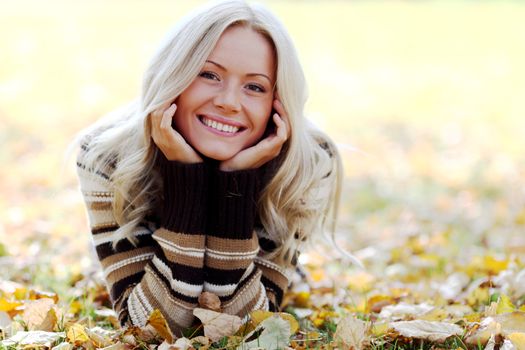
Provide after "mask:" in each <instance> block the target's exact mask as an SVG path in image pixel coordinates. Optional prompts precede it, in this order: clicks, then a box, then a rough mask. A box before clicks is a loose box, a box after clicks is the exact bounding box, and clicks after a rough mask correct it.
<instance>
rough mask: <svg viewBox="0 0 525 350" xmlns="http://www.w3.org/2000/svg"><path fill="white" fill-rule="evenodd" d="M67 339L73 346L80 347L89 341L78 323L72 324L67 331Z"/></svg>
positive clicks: (82, 327) (84, 330)
mask: <svg viewBox="0 0 525 350" xmlns="http://www.w3.org/2000/svg"><path fill="white" fill-rule="evenodd" d="M67 339H68V340H69V342H70V343H72V344H75V346H80V345H82V344H83V343H85V342H87V341H89V336H88V334H87V332H86V329H85V328H84V326H82V325H81V324H78V323H74V324H72V325H71V326H70V327H69V329H68V330H67Z"/></svg>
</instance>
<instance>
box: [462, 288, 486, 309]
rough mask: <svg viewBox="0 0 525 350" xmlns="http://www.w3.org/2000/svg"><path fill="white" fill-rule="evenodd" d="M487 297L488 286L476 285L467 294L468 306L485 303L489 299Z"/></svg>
mask: <svg viewBox="0 0 525 350" xmlns="http://www.w3.org/2000/svg"><path fill="white" fill-rule="evenodd" d="M489 297H490V295H489V290H488V288H481V287H478V288H476V289H474V290H473V291H472V292H471V293H470V295H469V296H467V304H468V305H470V306H477V305H480V304H485V303H486V302H487V301H488V300H489Z"/></svg>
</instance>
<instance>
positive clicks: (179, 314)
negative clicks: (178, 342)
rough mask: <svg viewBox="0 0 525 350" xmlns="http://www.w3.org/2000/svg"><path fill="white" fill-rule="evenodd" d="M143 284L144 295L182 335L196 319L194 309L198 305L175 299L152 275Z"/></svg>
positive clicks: (171, 327)
mask: <svg viewBox="0 0 525 350" xmlns="http://www.w3.org/2000/svg"><path fill="white" fill-rule="evenodd" d="M145 281H146V283H143V284H142V290H143V291H144V296H145V297H146V298H147V299H148V301H149V303H150V305H151V306H152V307H153V309H159V310H160V311H161V312H162V314H163V315H164V317H165V318H166V321H167V322H168V325H169V327H170V329H171V330H172V332H173V333H174V334H175V335H177V336H180V335H181V334H182V330H184V329H186V328H188V327H190V326H191V324H192V323H193V320H194V316H193V309H194V308H195V307H196V305H193V304H189V303H185V302H183V301H182V300H176V302H174V301H173V296H172V295H171V294H169V293H168V292H167V291H166V289H165V288H166V287H165V286H164V284H162V282H160V281H159V280H158V279H156V278H155V277H154V276H152V275H148V277H147V278H146V279H145Z"/></svg>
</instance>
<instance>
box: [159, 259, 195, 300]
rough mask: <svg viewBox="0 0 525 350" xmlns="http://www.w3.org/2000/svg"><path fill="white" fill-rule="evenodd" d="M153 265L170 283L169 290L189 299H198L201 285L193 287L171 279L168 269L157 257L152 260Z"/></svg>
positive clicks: (193, 285)
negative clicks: (173, 290)
mask: <svg viewBox="0 0 525 350" xmlns="http://www.w3.org/2000/svg"><path fill="white" fill-rule="evenodd" d="M153 264H154V265H155V266H156V267H157V269H159V271H160V272H161V273H162V275H164V277H166V279H167V280H168V281H169V282H170V286H171V288H173V289H175V290H176V291H178V292H181V293H182V294H184V295H187V296H189V297H198V296H199V295H200V294H201V293H202V285H195V284H190V283H186V282H183V281H179V280H176V279H174V278H173V275H172V274H171V270H170V268H169V267H168V266H167V265H166V264H165V263H164V262H163V261H161V260H160V259H159V258H158V257H156V256H155V257H154V258H153Z"/></svg>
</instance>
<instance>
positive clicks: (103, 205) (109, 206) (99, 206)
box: [89, 202, 113, 210]
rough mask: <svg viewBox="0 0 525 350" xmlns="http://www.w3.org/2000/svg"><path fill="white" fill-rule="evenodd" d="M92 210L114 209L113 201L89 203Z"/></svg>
mask: <svg viewBox="0 0 525 350" xmlns="http://www.w3.org/2000/svg"><path fill="white" fill-rule="evenodd" d="M89 208H90V209H91V210H112V209H113V208H112V203H111V202H91V203H90V204H89Z"/></svg>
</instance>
